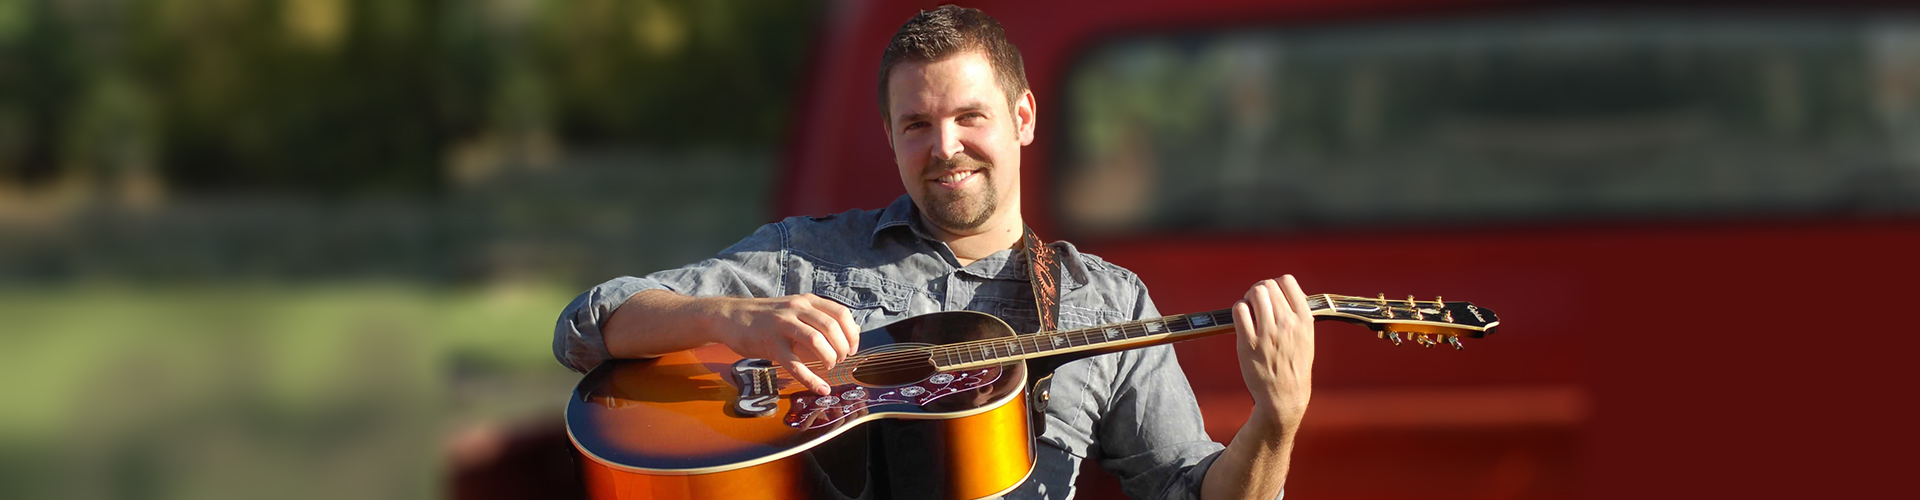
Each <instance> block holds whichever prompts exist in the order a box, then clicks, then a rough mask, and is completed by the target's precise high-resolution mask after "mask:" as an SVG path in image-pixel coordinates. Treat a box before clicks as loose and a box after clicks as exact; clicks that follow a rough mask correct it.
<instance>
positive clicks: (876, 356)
mask: <svg viewBox="0 0 1920 500" xmlns="http://www.w3.org/2000/svg"><path fill="white" fill-rule="evenodd" d="M1386 301H1387V302H1388V304H1386V305H1387V306H1388V307H1390V308H1391V307H1395V306H1397V305H1399V304H1396V302H1398V303H1404V302H1405V301H1393V300H1391V299H1386ZM1341 302H1355V303H1358V304H1357V305H1362V306H1379V305H1381V304H1380V302H1382V299H1378V298H1365V297H1354V296H1347V295H1333V294H1315V295H1311V296H1308V307H1309V308H1310V309H1313V310H1316V311H1318V310H1327V309H1331V308H1333V307H1334V306H1335V305H1339V304H1340V303H1341ZM1413 303H1414V304H1432V305H1438V306H1441V307H1445V303H1444V302H1440V301H1421V300H1415V301H1413ZM1220 312H1221V311H1209V312H1207V313H1199V314H1209V315H1211V314H1217V313H1220ZM1187 316H1190V315H1187ZM1155 319H1164V318H1155ZM1155 319H1149V320H1140V321H1132V322H1127V323H1120V324H1117V325H1105V326H1100V327H1094V328H1086V329H1077V330H1065V331H1053V332H1038V333H1031V334H1023V335H1015V336H1014V337H1013V338H1011V339H1009V338H1007V337H997V338H991V339H979V340H971V341H965V342H955V343H952V344H941V345H933V346H925V347H914V348H907V349H897V350H891V351H884V352H877V353H873V354H872V355H868V356H866V357H860V356H858V355H856V356H855V357H854V358H849V359H848V360H847V361H845V362H841V363H839V364H836V365H835V366H834V368H832V369H829V370H827V372H828V373H829V374H832V373H836V372H842V371H862V372H867V373H887V372H897V371H902V370H908V369H924V367H926V366H933V367H935V368H937V367H938V363H933V362H932V359H931V356H932V354H933V351H934V350H936V349H947V350H949V351H951V352H960V348H963V347H965V348H967V349H968V350H971V348H972V347H980V346H985V345H988V344H1003V345H1005V346H1008V347H1016V346H1015V344H1016V343H1019V342H1022V341H1028V340H1037V339H1039V338H1042V337H1048V336H1056V335H1075V336H1079V337H1081V340H1082V341H1083V342H1085V344H1083V345H1091V344H1092V343H1093V342H1091V341H1092V340H1093V339H1094V338H1096V337H1095V336H1096V335H1099V334H1100V333H1102V330H1104V329H1107V328H1113V327H1115V326H1118V327H1121V328H1125V327H1129V326H1134V325H1144V324H1146V323H1147V322H1151V321H1154V320H1155ZM1187 331H1192V330H1187ZM1130 338H1131V337H1130ZM989 351H991V350H990V349H989ZM1007 352H1009V354H1011V353H1012V352H1013V351H1007ZM1029 352H1031V351H1024V350H1023V351H1021V352H1020V354H1027V353H1029ZM994 357H995V358H999V357H1001V356H994ZM802 366H805V367H807V368H808V369H809V370H815V371H818V370H821V369H822V368H823V367H824V366H825V363H823V362H819V361H809V362H804V363H802ZM848 366H851V368H850V370H849V369H845V367H848ZM785 368H786V367H784V366H776V367H774V368H773V369H774V371H775V373H776V374H787V375H788V376H789V378H792V377H791V374H790V373H787V370H786V369H785Z"/></svg>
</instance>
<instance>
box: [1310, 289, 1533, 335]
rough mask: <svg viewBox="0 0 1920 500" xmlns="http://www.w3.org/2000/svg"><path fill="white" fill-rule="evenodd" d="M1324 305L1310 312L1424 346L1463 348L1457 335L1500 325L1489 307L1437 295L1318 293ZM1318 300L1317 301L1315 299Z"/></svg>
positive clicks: (1483, 330) (1486, 332)
mask: <svg viewBox="0 0 1920 500" xmlns="http://www.w3.org/2000/svg"><path fill="white" fill-rule="evenodd" d="M1314 298H1315V299H1321V300H1323V301H1324V304H1325V305H1326V307H1325V308H1324V309H1323V308H1315V310H1314V316H1317V317H1324V318H1330V319H1340V320H1346V321H1351V322H1354V323H1360V324H1362V325H1366V326H1367V328H1371V329H1373V330H1374V331H1375V332H1376V335H1377V336H1379V337H1380V338H1383V339H1387V340H1391V341H1393V343H1394V345H1399V344H1400V343H1401V341H1402V338H1404V339H1405V340H1411V341H1413V342H1415V343H1418V344H1420V345H1423V346H1426V347H1433V346H1435V345H1438V344H1447V345H1450V346H1453V348H1454V349H1463V348H1465V347H1464V346H1462V345H1461V344H1460V337H1468V338H1481V337H1485V336H1487V334H1489V333H1493V331H1494V330H1495V329H1496V328H1498V327H1499V326H1500V317H1499V316H1497V315H1495V314H1494V313H1493V310H1492V309H1486V308H1483V307H1480V306H1476V305H1474V304H1473V303H1471V302H1457V301H1456V302H1448V301H1447V300H1446V299H1444V298H1441V297H1434V299H1433V300H1417V299H1415V298H1413V297H1412V296H1408V297H1407V298H1406V299H1405V300H1396V299H1389V298H1387V297H1386V295H1379V296H1376V297H1374V298H1366V297H1353V296H1347V295H1331V294H1325V295H1318V296H1315V297H1314ZM1316 302H1318V301H1316Z"/></svg>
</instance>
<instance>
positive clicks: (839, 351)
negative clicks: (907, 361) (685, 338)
mask: <svg viewBox="0 0 1920 500" xmlns="http://www.w3.org/2000/svg"><path fill="white" fill-rule="evenodd" d="M718 300H720V304H717V305H719V306H720V307H717V308H716V309H717V310H716V311H715V312H716V313H718V318H715V319H719V320H720V321H718V322H717V324H716V325H714V326H715V330H714V332H713V333H714V335H715V338H714V339H713V340H714V341H716V342H719V343H721V344H725V345H726V346H727V348H729V349H733V352H735V353H738V354H739V355H741V356H745V357H749V358H764V359H769V360H772V361H773V362H775V363H779V364H780V366H784V367H786V368H787V373H788V374H790V375H791V376H793V378H794V379H795V380H799V381H800V383H802V384H805V385H806V386H807V387H808V388H810V389H813V392H815V393H818V394H822V395H825V394H827V393H828V392H829V391H830V390H831V389H832V387H831V386H830V385H828V384H827V381H826V380H825V379H824V378H823V377H821V376H820V375H819V374H816V373H815V372H814V370H813V369H811V368H808V367H807V365H806V364H805V363H807V362H814V361H818V362H820V369H821V370H823V371H824V370H827V369H831V368H833V366H834V365H836V364H839V363H840V362H842V361H846V359H847V356H851V355H853V353H854V351H855V350H857V349H859V348H860V325H859V324H858V323H855V322H854V321H853V313H851V312H849V311H847V308H846V306H843V305H840V303H839V302H834V301H832V300H828V299H824V298H821V297H820V296H818V295H814V294H811V293H808V294H801V295H788V296H785V297H772V298H765V299H741V298H727V299H718Z"/></svg>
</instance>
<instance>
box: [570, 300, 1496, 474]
mask: <svg viewBox="0 0 1920 500" xmlns="http://www.w3.org/2000/svg"><path fill="white" fill-rule="evenodd" d="M1309 302H1310V305H1311V308H1312V309H1313V314H1314V315H1315V317H1316V319H1340V320H1347V321H1352V322H1357V323H1362V324H1366V325H1369V326H1370V327H1372V328H1374V329H1375V330H1378V331H1379V335H1380V336H1381V337H1382V338H1388V339H1391V340H1393V341H1394V343H1396V344H1397V343H1400V342H1401V338H1402V336H1403V335H1404V336H1406V338H1407V339H1409V340H1411V341H1414V342H1418V343H1420V344H1422V345H1426V346H1429V347H1432V346H1434V345H1441V344H1447V345H1451V346H1453V347H1455V348H1459V347H1461V344H1460V341H1459V338H1460V337H1462V336H1466V337H1481V336H1485V335H1486V334H1487V333H1489V332H1492V331H1493V329H1494V328H1495V327H1496V326H1497V325H1498V324H1499V321H1498V318H1496V317H1494V316H1493V312H1492V311H1489V310H1486V309H1482V308H1479V307H1476V306H1474V305H1472V304H1468V303H1465V302H1444V301H1442V300H1434V301H1415V300H1412V299H1411V298H1410V299H1408V300H1406V301H1389V300H1386V299H1366V298H1359V297H1348V296H1341V295H1324V294H1323V295H1314V296H1311V297H1310V299H1309ZM1230 331H1232V315H1231V312H1230V311H1229V310H1218V311H1211V312H1203V313H1194V314H1186V315H1179V316H1168V317H1164V318H1154V319H1149V320H1142V321H1134V322H1128V323H1120V324H1114V325H1105V326H1100V327H1095V328H1088V329H1080V330H1064V331H1055V332H1039V333H1031V334H1016V333H1015V332H1014V331H1013V329H1012V328H1011V327H1009V326H1007V324H1006V323H1005V322H1003V321H1001V320H1000V319H999V318H995V317H993V316H991V315H987V314H984V313H978V312H972V311H951V312H940V313H933V314H925V315H920V316H914V317H911V318H907V319H904V320H901V321H898V322H895V323H892V324H889V325H887V326H884V327H881V328H879V329H877V330H876V331H873V332H868V333H863V334H862V335H861V339H862V342H863V343H872V341H873V340H875V339H879V340H882V341H886V340H890V341H891V342H888V343H885V344H883V345H878V346H872V347H868V348H865V349H862V350H860V351H859V352H858V353H856V354H854V355H853V356H850V357H849V358H848V359H847V361H845V362H842V363H840V364H839V365H836V366H835V367H834V368H833V369H832V370H828V371H826V372H825V373H823V374H822V375H823V376H824V377H825V378H826V379H827V381H828V383H829V384H832V385H833V390H832V391H831V394H829V395H819V394H816V393H814V392H812V391H810V390H807V389H806V388H805V386H803V385H801V384H800V383H798V382H796V381H795V380H794V379H793V378H792V377H789V376H787V374H786V373H785V370H784V369H782V368H778V367H776V366H774V365H773V364H772V363H770V362H768V361H766V360H761V359H751V358H742V357H741V356H740V355H738V354H734V353H733V351H731V350H729V349H727V348H726V347H723V346H720V345H710V346H707V347H702V348H698V349H693V350H689V351H683V352H677V353H673V354H668V355H665V356H661V357H658V358H653V359H645V360H618V361H611V362H607V363H605V364H602V365H600V366H599V367H598V368H595V369H594V370H593V371H591V372H589V373H588V374H587V375H586V377H585V378H583V379H582V380H581V382H580V384H579V386H578V387H576V388H575V390H574V393H573V396H572V398H570V399H569V401H568V403H567V410H566V420H567V433H568V435H569V437H570V438H571V439H572V441H573V444H574V446H575V448H576V449H577V450H578V451H579V455H580V457H579V458H580V460H579V462H580V467H581V475H582V479H583V480H584V482H585V485H586V488H587V491H588V494H589V496H591V497H592V498H595V499H599V500H610V499H662V500H665V499H853V498H860V499H887V498H915V499H919V498H927V499H974V498H984V497H992V496H997V495H1001V494H1004V493H1006V492H1007V491H1009V490H1011V489H1013V488H1014V487H1015V486H1018V485H1020V484H1021V483H1022V482H1024V481H1025V480H1026V478H1027V475H1028V474H1030V473H1031V471H1032V470H1033V465H1034V457H1035V448H1034V446H1035V441H1034V438H1035V437H1036V436H1037V435H1038V434H1039V433H1040V431H1041V429H1040V428H1039V425H1040V424H1039V423H1040V422H1044V420H1042V419H1040V418H1038V417H1039V415H1038V413H1039V411H1040V409H1041V408H1042V407H1043V405H1044V404H1045V402H1044V398H1030V397H1029V392H1030V389H1031V388H1030V386H1029V384H1030V383H1031V382H1032V381H1034V380H1035V379H1043V378H1044V376H1045V375H1047V374H1044V373H1029V371H1028V369H1029V365H1028V363H1027V362H1028V361H1044V362H1043V363H1041V364H1040V365H1036V366H1057V364H1058V363H1059V362H1063V361H1064V360H1069V359H1075V358H1079V357H1085V356H1089V355H1094V354H1099V353H1104V352H1113V351H1118V350H1125V349H1133V348H1138V347H1144V346H1149V345H1157V344H1164V343H1169V342H1176V341H1180V340H1187V339H1191V338H1198V337H1202V336H1207V335H1212V334H1218V333H1223V332H1230ZM1043 387H1044V385H1043ZM1037 393H1039V394H1044V393H1045V391H1044V389H1042V390H1040V391H1037Z"/></svg>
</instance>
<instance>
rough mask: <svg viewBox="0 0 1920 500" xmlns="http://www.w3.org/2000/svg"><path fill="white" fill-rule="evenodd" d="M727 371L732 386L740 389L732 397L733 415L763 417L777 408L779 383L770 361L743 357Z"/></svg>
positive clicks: (778, 403)
mask: <svg viewBox="0 0 1920 500" xmlns="http://www.w3.org/2000/svg"><path fill="white" fill-rule="evenodd" d="M727 371H728V373H729V374H731V375H732V376H733V386H734V387H735V388H738V389H740V393H739V394H738V395H735V396H734V398H733V406H732V408H733V414H734V416H738V417H765V416H769V415H773V410H775V409H778V408H779V406H780V384H779V379H778V378H777V377H776V376H775V375H774V373H773V362H772V361H768V360H764V359H759V358H745V359H741V360H739V361H735V362H733V366H732V367H731V368H729V369H728V370H727Z"/></svg>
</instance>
